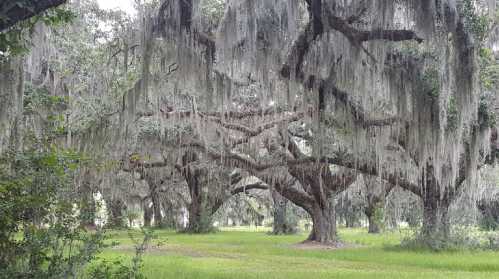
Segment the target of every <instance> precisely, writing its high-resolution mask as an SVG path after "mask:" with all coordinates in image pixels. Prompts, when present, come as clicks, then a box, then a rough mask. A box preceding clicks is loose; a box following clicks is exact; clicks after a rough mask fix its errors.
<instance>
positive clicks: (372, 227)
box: [366, 208, 381, 233]
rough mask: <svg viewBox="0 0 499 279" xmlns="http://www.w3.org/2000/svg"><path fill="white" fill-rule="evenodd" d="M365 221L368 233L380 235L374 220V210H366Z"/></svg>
mask: <svg viewBox="0 0 499 279" xmlns="http://www.w3.org/2000/svg"><path fill="white" fill-rule="evenodd" d="M366 216H367V220H368V222H369V228H368V233H380V231H381V229H380V227H379V224H378V222H377V220H376V214H375V209H374V208H373V209H371V210H369V211H368V210H366Z"/></svg>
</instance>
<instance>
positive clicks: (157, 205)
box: [151, 189, 164, 228]
mask: <svg viewBox="0 0 499 279" xmlns="http://www.w3.org/2000/svg"><path fill="white" fill-rule="evenodd" d="M151 200H152V209H153V215H154V226H155V227H157V228H162V227H163V225H164V224H163V214H161V201H160V199H159V196H158V195H157V193H156V189H154V190H153V191H151Z"/></svg>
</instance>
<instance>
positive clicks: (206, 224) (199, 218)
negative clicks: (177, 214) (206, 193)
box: [186, 199, 213, 233]
mask: <svg viewBox="0 0 499 279" xmlns="http://www.w3.org/2000/svg"><path fill="white" fill-rule="evenodd" d="M188 210H189V225H188V226H187V229H186V231H187V232H190V233H207V232H210V231H212V229H213V226H212V222H211V221H212V220H211V217H212V216H211V212H208V211H209V210H206V209H205V208H204V207H203V204H202V202H201V199H194V200H193V201H192V202H191V204H190V205H189V208H188Z"/></svg>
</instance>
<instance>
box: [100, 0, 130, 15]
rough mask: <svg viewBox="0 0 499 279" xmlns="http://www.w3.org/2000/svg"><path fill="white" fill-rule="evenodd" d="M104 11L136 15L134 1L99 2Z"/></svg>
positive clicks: (104, 0) (105, 0) (108, 0)
mask: <svg viewBox="0 0 499 279" xmlns="http://www.w3.org/2000/svg"><path fill="white" fill-rule="evenodd" d="M97 3H99V6H100V7H101V8H102V9H111V10H113V9H119V10H122V11H125V12H127V13H128V14H135V13H136V10H135V7H134V0H97Z"/></svg>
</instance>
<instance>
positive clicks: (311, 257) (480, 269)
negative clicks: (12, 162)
mask: <svg viewBox="0 0 499 279" xmlns="http://www.w3.org/2000/svg"><path fill="white" fill-rule="evenodd" d="M157 235H158V239H155V240H154V241H153V246H152V247H151V249H150V250H149V251H148V252H147V253H146V255H145V257H144V259H145V263H144V270H145V273H146V275H147V276H148V278H175V279H176V278H180V279H182V278H189V279H190V278H200V279H201V278H202V279H211V278H237V279H244V278H282V279H285V278H286V279H287V278H314V279H315V278H499V253H495V252H469V251H462V252H445V253H433V252H428V251H407V250H403V249H400V248H398V247H397V246H396V245H397V244H398V243H399V242H400V238H401V237H402V236H401V235H400V233H389V234H382V235H377V236H372V235H368V234H367V231H364V230H359V229H354V230H351V229H349V230H345V229H343V230H340V237H341V239H342V241H343V242H346V243H348V244H347V246H345V247H341V248H340V249H338V248H337V247H330V248H328V247H323V246H317V245H315V244H311V243H306V244H303V243H302V244H300V243H301V242H302V241H303V239H305V238H306V235H305V234H303V235H295V236H273V235H268V234H266V233H265V232H244V231H231V232H220V233H216V234H210V235H186V234H175V233H174V232H168V231H161V232H158V233H157ZM112 241H118V242H119V243H120V244H119V246H117V247H114V248H111V249H108V250H107V251H105V252H104V253H103V255H102V256H103V257H106V258H115V257H130V256H131V255H132V254H133V253H134V250H135V249H134V248H133V245H132V244H131V241H130V240H128V237H127V234H126V233H125V232H119V233H116V234H115V235H114V237H113V239H112ZM158 243H159V244H160V245H157V244H158ZM332 248H333V249H332Z"/></svg>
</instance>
